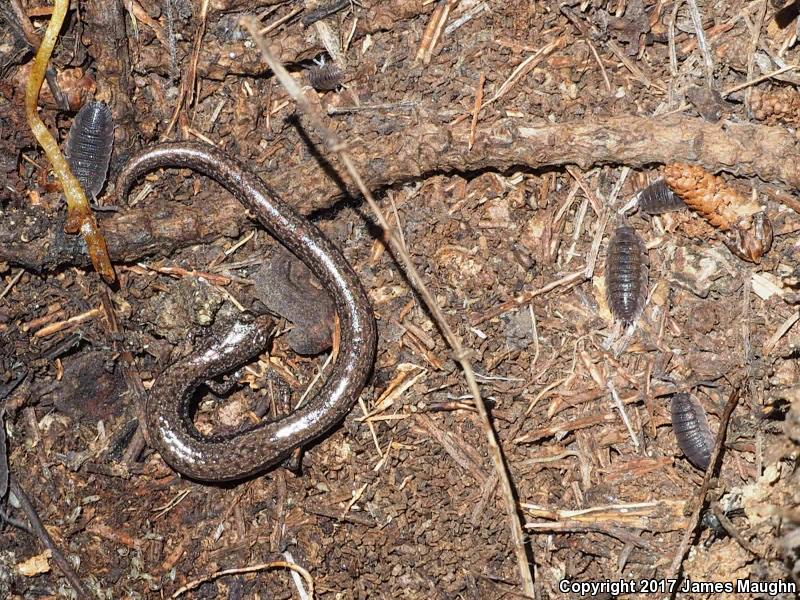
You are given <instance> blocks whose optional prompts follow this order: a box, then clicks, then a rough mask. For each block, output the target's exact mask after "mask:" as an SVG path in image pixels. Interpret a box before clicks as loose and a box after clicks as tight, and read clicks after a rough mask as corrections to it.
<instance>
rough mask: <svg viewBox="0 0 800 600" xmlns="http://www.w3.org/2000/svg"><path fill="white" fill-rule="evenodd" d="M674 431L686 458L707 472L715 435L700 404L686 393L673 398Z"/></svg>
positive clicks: (671, 410)
mask: <svg viewBox="0 0 800 600" xmlns="http://www.w3.org/2000/svg"><path fill="white" fill-rule="evenodd" d="M670 412H671V413H672V430H673V431H674V432H675V439H676V440H678V446H679V447H680V449H681V450H683V453H684V454H685V455H686V458H688V459H689V462H691V463H692V464H693V465H694V466H695V467H697V468H698V469H703V470H706V469H707V468H708V463H709V462H711V453H712V451H713V450H714V437H715V436H714V434H712V433H711V427H710V426H709V424H708V418H707V417H706V411H705V410H703V406H702V405H701V404H700V402H699V401H698V400H697V399H696V398H694V397H693V396H691V394H687V393H685V392H681V393H679V394H675V395H674V396H673V397H672V405H671V407H670Z"/></svg>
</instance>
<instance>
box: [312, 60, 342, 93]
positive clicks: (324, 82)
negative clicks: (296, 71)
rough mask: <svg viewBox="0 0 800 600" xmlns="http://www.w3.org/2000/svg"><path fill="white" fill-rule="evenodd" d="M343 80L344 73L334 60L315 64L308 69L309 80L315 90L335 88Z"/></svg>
mask: <svg viewBox="0 0 800 600" xmlns="http://www.w3.org/2000/svg"><path fill="white" fill-rule="evenodd" d="M343 80H344V73H342V70H341V69H340V68H339V67H337V66H336V64H335V63H332V62H331V63H323V64H318V65H314V66H313V67H311V68H310V69H309V70H308V82H309V83H310V84H311V87H313V88H314V89H315V90H321V91H328V90H335V89H336V88H338V87H339V86H340V85H341V84H342V81H343Z"/></svg>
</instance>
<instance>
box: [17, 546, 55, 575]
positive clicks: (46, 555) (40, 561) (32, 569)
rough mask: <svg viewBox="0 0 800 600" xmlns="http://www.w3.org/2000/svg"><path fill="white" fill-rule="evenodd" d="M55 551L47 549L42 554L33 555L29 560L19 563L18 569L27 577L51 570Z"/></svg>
mask: <svg viewBox="0 0 800 600" xmlns="http://www.w3.org/2000/svg"><path fill="white" fill-rule="evenodd" d="M52 555H53V553H52V552H51V551H50V550H45V551H44V552H42V553H41V554H37V555H36V556H31V557H30V558H29V559H28V560H25V561H22V562H21V563H19V564H18V565H17V571H19V572H20V574H21V575H24V576H25V577H36V576H37V575H41V574H42V573H47V572H49V571H50V557H51V556H52Z"/></svg>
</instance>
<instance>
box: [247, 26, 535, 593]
mask: <svg viewBox="0 0 800 600" xmlns="http://www.w3.org/2000/svg"><path fill="white" fill-rule="evenodd" d="M241 22H242V24H243V25H244V27H245V28H246V29H247V30H248V31H249V33H250V35H251V36H252V37H253V39H254V40H255V42H256V44H257V45H258V47H259V49H260V50H261V54H262V56H263V58H264V60H265V61H266V62H267V63H268V64H269V66H270V68H271V69H272V71H273V73H275V75H276V77H277V78H278V80H279V81H280V82H281V84H282V85H283V86H284V88H285V89H286V91H287V93H288V94H289V95H290V96H291V97H292V98H293V99H294V101H295V102H296V103H297V106H298V108H299V109H300V110H301V111H302V112H303V114H304V115H305V116H306V117H307V118H308V119H309V121H310V123H311V124H312V126H313V128H314V130H315V131H316V132H317V134H318V135H319V136H320V137H322V138H323V140H324V141H325V143H326V145H327V146H328V148H329V149H330V150H332V151H333V152H336V153H337V154H338V156H339V159H340V160H341V161H342V163H343V164H344V165H345V168H346V169H347V172H348V173H349V175H350V177H351V178H352V179H353V181H354V182H355V183H356V185H357V186H358V188H359V190H360V191H361V193H362V194H363V195H364V198H365V199H366V201H367V203H368V204H369V206H370V208H371V209H372V212H373V213H374V214H375V217H376V218H377V219H378V222H379V224H380V226H381V227H382V228H383V230H384V232H385V238H386V239H387V240H388V241H389V244H390V246H391V247H392V251H393V252H394V253H395V256H397V257H398V258H399V260H400V261H401V262H402V264H403V267H404V270H405V272H406V275H407V276H408V278H409V280H410V281H411V283H412V285H413V287H414V289H415V290H416V291H417V292H418V293H419V294H420V296H421V297H422V299H423V301H424V302H425V305H426V306H427V308H428V310H429V311H430V312H431V314H432V315H433V316H434V318H435V320H436V323H437V324H438V325H439V327H440V329H441V331H442V333H443V335H444V337H445V339H446V340H447V343H448V345H449V346H450V348H452V350H453V358H454V359H455V360H457V361H458V362H459V363H460V365H461V368H462V369H463V370H464V376H465V378H466V380H467V385H468V387H469V390H470V393H471V394H472V396H473V399H474V401H475V406H476V407H477V409H478V412H479V413H480V417H481V423H482V425H483V429H484V433H485V434H486V440H487V443H488V446H489V452H490V455H491V457H492V462H493V463H494V467H495V470H496V472H497V476H498V478H499V480H500V484H501V489H502V492H503V499H504V502H505V506H506V512H507V517H508V525H509V527H510V529H511V538H512V541H513V544H514V550H515V553H516V556H517V563H518V568H519V571H520V578H521V580H522V583H523V590H524V592H525V593H526V594H527V595H529V596H531V597H534V596H535V590H534V585H533V576H532V573H531V570H530V566H529V564H528V556H527V553H526V550H525V539H524V537H523V533H522V527H521V524H520V517H519V514H518V512H517V503H516V500H515V499H514V492H513V490H512V488H511V481H510V478H509V475H508V472H507V470H506V468H505V463H504V461H503V455H502V452H501V450H500V446H499V445H498V443H497V438H496V434H495V431H494V429H493V427H492V424H491V421H490V419H489V414H488V412H487V410H486V404H485V403H484V401H483V398H482V397H481V393H480V390H479V389H478V384H477V382H476V380H475V374H474V371H473V370H472V365H471V363H470V361H469V353H468V352H467V351H465V349H464V347H463V346H462V344H461V340H460V338H459V337H458V336H457V335H456V333H455V332H454V331H453V330H452V329H451V328H450V325H449V324H448V322H447V319H446V318H445V315H444V313H443V311H442V309H441V308H440V307H439V305H438V303H437V302H436V300H435V299H434V297H433V295H432V294H431V293H430V291H429V290H428V288H427V286H426V285H425V283H424V281H423V280H422V277H421V276H420V275H419V272H418V271H417V269H416V267H415V266H414V263H413V262H412V260H411V257H410V256H409V254H408V252H407V251H406V250H405V249H404V248H403V245H402V243H401V242H400V240H399V239H398V238H397V235H396V234H395V232H394V229H393V228H392V227H391V226H390V225H389V222H388V221H387V220H386V217H385V216H384V215H383V212H382V211H381V209H380V207H379V206H378V204H377V202H376V201H375V198H374V197H373V196H372V193H371V192H370V190H369V189H368V188H367V186H366V185H365V184H364V181H363V179H362V177H361V174H360V173H359V172H358V171H357V170H356V168H355V165H354V164H353V161H352V159H351V157H350V153H349V152H348V151H347V149H346V146H345V145H344V144H343V143H342V142H341V140H339V139H338V137H337V136H336V135H335V134H334V133H333V132H332V131H331V130H330V129H329V128H328V127H327V126H325V124H324V123H323V121H322V118H321V117H320V115H319V114H318V113H317V111H315V110H314V109H313V108H312V107H311V105H310V104H309V102H308V101H307V100H306V98H305V96H304V95H303V94H302V91H301V90H300V87H299V86H298V85H297V83H296V82H295V81H294V79H292V77H291V75H289V73H288V72H287V71H286V69H285V68H284V67H283V65H282V64H281V63H280V62H279V61H278V60H277V59H276V58H275V56H274V55H273V54H272V52H271V51H270V49H269V47H268V45H267V42H266V40H265V39H264V38H263V37H261V36H259V35H258V28H257V27H258V26H257V22H256V21H255V19H254V18H252V17H244V18H242V21H241Z"/></svg>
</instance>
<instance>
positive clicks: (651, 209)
mask: <svg viewBox="0 0 800 600" xmlns="http://www.w3.org/2000/svg"><path fill="white" fill-rule="evenodd" d="M639 208H640V209H641V210H642V211H643V212H645V213H647V214H648V215H660V214H663V213H667V212H672V211H676V210H684V209H686V208H687V207H686V202H684V201H683V200H682V199H681V197H680V196H678V195H677V194H676V193H675V192H673V191H672V190H671V189H669V186H668V185H667V182H666V181H664V179H658V180H656V181H654V182H653V183H651V184H650V185H648V186H647V187H646V188H644V189H643V190H642V191H641V192H640V193H639Z"/></svg>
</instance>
